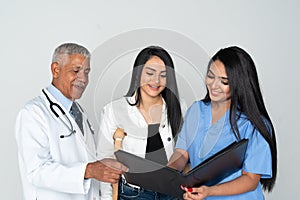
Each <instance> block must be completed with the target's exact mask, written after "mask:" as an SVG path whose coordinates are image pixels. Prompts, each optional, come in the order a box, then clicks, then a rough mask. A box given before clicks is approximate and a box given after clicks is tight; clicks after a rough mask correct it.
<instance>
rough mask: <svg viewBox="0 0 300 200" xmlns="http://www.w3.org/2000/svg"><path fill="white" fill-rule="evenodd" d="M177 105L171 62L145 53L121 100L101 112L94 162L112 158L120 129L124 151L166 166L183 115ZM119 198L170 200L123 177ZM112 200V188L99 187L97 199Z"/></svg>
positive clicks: (157, 50)
mask: <svg viewBox="0 0 300 200" xmlns="http://www.w3.org/2000/svg"><path fill="white" fill-rule="evenodd" d="M182 102H183V101H181V100H180V99H179V94H178V89H177V83H176V77H175V71H174V64H173V61H172V58H171V56H170V55H169V54H168V52H167V51H166V50H165V49H163V48H161V47H158V46H150V47H146V48H145V49H143V50H142V51H141V52H140V53H139V54H138V56H137V58H136V60H135V63H134V66H133V71H132V77H131V84H130V87H129V90H128V92H127V94H126V95H125V97H123V98H121V99H118V100H115V101H113V102H111V103H109V104H107V105H106V106H105V107H104V108H103V110H102V112H101V118H100V127H99V133H98V135H97V139H96V141H97V144H98V145H97V156H98V158H99V159H100V158H105V157H111V158H113V157H114V155H113V153H114V139H113V134H114V132H115V131H116V129H117V128H121V129H123V130H124V132H125V133H126V136H125V137H124V139H123V141H122V149H123V150H125V151H128V152H130V153H133V154H135V155H138V156H140V157H143V158H146V159H149V160H152V161H154V162H158V163H161V164H163V165H166V164H167V162H168V160H169V158H170V156H171V155H172V153H173V148H174V144H175V138H176V135H177V133H178V132H179V130H180V128H181V124H182V118H183V117H182V116H183V114H184V112H185V110H186V104H185V103H184V102H183V103H182ZM118 196H119V199H120V200H125V199H140V198H147V199H173V197H170V196H166V195H163V194H159V193H157V192H153V191H150V190H146V189H144V188H141V187H139V186H137V185H133V184H131V183H129V182H128V181H126V179H125V178H124V177H123V178H122V179H121V180H120V181H119V191H118ZM111 197H112V190H111V186H110V185H109V184H105V183H101V198H102V199H111Z"/></svg>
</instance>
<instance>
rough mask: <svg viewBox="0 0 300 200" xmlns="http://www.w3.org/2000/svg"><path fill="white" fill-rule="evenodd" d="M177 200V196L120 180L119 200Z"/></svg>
mask: <svg viewBox="0 0 300 200" xmlns="http://www.w3.org/2000/svg"><path fill="white" fill-rule="evenodd" d="M132 199H133V200H177V198H175V197H172V196H168V195H165V194H161V193H158V192H153V191H151V190H146V189H143V188H135V187H131V186H130V185H128V184H126V183H125V182H124V180H122V179H120V181H119V191H118V200H132Z"/></svg>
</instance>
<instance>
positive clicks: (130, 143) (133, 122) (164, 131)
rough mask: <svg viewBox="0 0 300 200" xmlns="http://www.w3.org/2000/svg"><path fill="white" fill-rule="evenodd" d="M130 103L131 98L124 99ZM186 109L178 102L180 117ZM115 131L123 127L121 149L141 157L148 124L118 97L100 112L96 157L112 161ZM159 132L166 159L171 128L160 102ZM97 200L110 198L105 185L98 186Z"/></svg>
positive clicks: (135, 110) (109, 199) (173, 143)
mask: <svg viewBox="0 0 300 200" xmlns="http://www.w3.org/2000/svg"><path fill="white" fill-rule="evenodd" d="M127 99H128V100H129V102H131V103H133V102H134V101H135V97H134V96H133V97H130V98H127ZM186 109H187V106H186V103H185V102H184V101H183V100H181V110H182V116H184V114H185V111H186ZM117 128H123V129H124V131H125V132H126V133H127V136H125V137H124V139H123V142H122V149H123V150H125V151H128V152H130V153H132V154H135V155H138V156H140V157H143V158H145V152H146V146H147V137H148V124H147V122H146V121H145V119H144V117H143V116H142V114H141V113H140V111H139V110H138V108H137V107H136V106H131V105H129V104H128V102H127V101H126V98H125V97H124V98H121V99H118V100H115V101H113V102H111V103H109V104H107V105H106V106H105V107H104V108H103V109H102V112H101V116H100V128H99V132H98V134H97V139H96V143H97V157H98V159H102V158H107V157H110V158H113V157H114V154H113V153H114V141H113V134H114V132H115V131H116V129H117ZM159 133H160V136H161V138H162V142H163V144H164V148H165V151H166V154H167V158H168V160H169V159H170V157H171V155H172V154H173V150H174V145H175V141H174V140H173V136H172V130H171V126H170V125H169V124H168V119H167V110H166V105H165V102H163V107H162V115H161V121H160V127H159ZM101 195H102V196H101V199H106V200H111V199H112V188H111V186H110V185H109V184H108V183H101Z"/></svg>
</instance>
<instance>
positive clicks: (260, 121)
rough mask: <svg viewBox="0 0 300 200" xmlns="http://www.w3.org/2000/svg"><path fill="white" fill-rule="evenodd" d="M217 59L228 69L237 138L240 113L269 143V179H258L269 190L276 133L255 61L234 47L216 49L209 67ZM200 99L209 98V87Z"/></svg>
mask: <svg viewBox="0 0 300 200" xmlns="http://www.w3.org/2000/svg"><path fill="white" fill-rule="evenodd" d="M216 60H219V61H221V62H222V63H223V64H224V66H225V69H226V72H227V76H228V81H229V88H230V99H231V105H230V115H229V116H230V125H231V129H232V131H233V132H234V134H235V136H236V137H238V138H240V133H239V129H238V125H237V120H238V119H239V117H240V115H241V114H242V113H243V114H245V115H246V116H247V118H248V119H249V120H250V122H251V123H252V124H253V126H254V127H255V129H257V130H258V131H259V133H260V134H261V135H262V136H263V137H264V138H265V140H266V141H267V142H268V144H269V146H270V149H271V154H272V173H273V174H272V178H269V179H263V178H261V180H260V182H261V183H262V186H263V189H264V190H267V191H269V192H270V191H271V190H272V189H273V187H274V185H275V181H276V175H277V147H276V136H275V130H274V127H273V124H272V122H271V119H270V117H269V114H268V112H267V109H266V107H265V104H264V101H263V97H262V93H261V90H260V86H259V82H258V76H257V71H256V67H255V64H254V61H253V60H252V58H251V56H250V55H249V54H248V53H247V52H246V51H245V50H243V49H241V48H239V47H236V46H233V47H228V48H224V49H221V50H219V51H218V52H217V53H216V54H215V55H214V56H213V57H212V58H211V60H210V61H209V64H208V69H209V67H210V66H211V65H212V64H213V62H214V61H216ZM203 101H204V102H206V103H208V102H210V101H211V99H210V97H209V93H208V90H207V93H206V96H205V98H204V99H203ZM266 121H267V122H266ZM262 162H263V161H262Z"/></svg>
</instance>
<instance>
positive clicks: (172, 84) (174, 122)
mask: <svg viewBox="0 0 300 200" xmlns="http://www.w3.org/2000/svg"><path fill="white" fill-rule="evenodd" d="M153 56H157V57H159V58H160V59H161V60H162V61H163V62H164V64H165V65H166V71H167V84H166V87H165V89H164V90H163V91H162V92H161V95H162V97H163V98H164V100H165V102H166V109H167V113H168V123H169V124H170V126H171V130H172V135H173V137H175V136H176V135H177V133H178V132H179V130H180V128H181V124H182V113H181V107H180V101H179V96H178V89H177V82H176V77H175V71H174V64H173V60H172V58H171V56H170V55H169V53H168V52H167V51H166V50H165V49H163V48H161V47H159V46H149V47H146V48H144V49H143V50H142V51H141V52H140V53H139V54H138V55H137V57H136V59H135V62H134V65H133V70H132V76H131V83H130V86H129V89H128V92H127V94H126V95H125V97H131V96H133V95H134V94H135V93H136V95H137V98H136V102H135V103H133V104H132V103H130V102H128V103H129V104H130V105H132V106H139V104H140V102H141V92H140V82H141V74H142V70H143V68H144V65H145V63H146V62H147V61H148V60H149V59H150V58H151V57H153Z"/></svg>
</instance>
